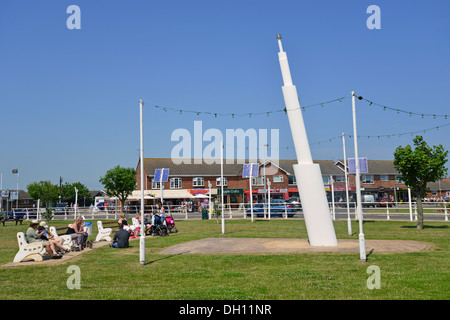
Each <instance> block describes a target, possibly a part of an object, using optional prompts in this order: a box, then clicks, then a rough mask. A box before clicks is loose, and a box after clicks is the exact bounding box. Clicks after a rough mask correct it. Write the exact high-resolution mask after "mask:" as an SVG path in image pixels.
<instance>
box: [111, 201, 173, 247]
mask: <svg viewBox="0 0 450 320" xmlns="http://www.w3.org/2000/svg"><path fill="white" fill-rule="evenodd" d="M158 207H159V212H158V213H156V214H153V215H152V218H151V221H150V220H149V219H148V214H144V228H145V230H144V232H147V230H149V229H150V228H151V227H152V226H154V225H155V224H156V223H158V221H157V220H160V221H164V218H165V215H164V207H163V206H162V204H161V203H159V205H158ZM140 218H141V217H140V216H139V215H137V216H136V217H135V219H134V220H133V223H132V224H131V225H129V224H128V221H127V219H126V217H125V214H123V213H122V214H121V215H120V219H119V220H118V221H117V223H118V224H119V230H118V231H117V232H116V233H115V234H114V238H113V239H112V242H111V244H110V247H112V248H128V247H129V239H135V238H137V237H138V235H139V232H140V231H141V222H140Z"/></svg>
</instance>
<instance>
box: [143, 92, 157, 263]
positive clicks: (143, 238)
mask: <svg viewBox="0 0 450 320" xmlns="http://www.w3.org/2000/svg"><path fill="white" fill-rule="evenodd" d="M143 106H144V101H142V99H140V100H139V114H140V127H141V128H140V129H141V130H140V138H141V148H140V149H141V150H140V157H141V161H140V164H141V238H140V239H139V262H140V264H141V265H144V264H145V229H144V227H145V226H144V120H143ZM161 178H162V172H161ZM161 202H162V193H161Z"/></svg>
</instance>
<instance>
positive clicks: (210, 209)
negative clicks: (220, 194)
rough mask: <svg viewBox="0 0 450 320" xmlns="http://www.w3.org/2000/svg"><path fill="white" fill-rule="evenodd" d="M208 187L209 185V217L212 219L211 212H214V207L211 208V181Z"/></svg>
mask: <svg viewBox="0 0 450 320" xmlns="http://www.w3.org/2000/svg"><path fill="white" fill-rule="evenodd" d="M208 187H209V200H208V206H209V210H208V211H209V219H210V220H211V214H212V208H211V181H208Z"/></svg>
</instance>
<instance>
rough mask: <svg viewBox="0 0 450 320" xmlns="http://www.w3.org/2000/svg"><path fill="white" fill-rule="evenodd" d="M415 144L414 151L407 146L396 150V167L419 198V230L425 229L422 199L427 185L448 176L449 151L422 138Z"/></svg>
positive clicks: (418, 137) (415, 140)
mask: <svg viewBox="0 0 450 320" xmlns="http://www.w3.org/2000/svg"><path fill="white" fill-rule="evenodd" d="M413 142H414V147H415V148H414V149H413V148H412V147H411V146H410V145H407V146H406V147H402V146H399V147H398V148H397V149H396V150H395V152H394V167H395V169H396V170H397V171H398V172H399V173H400V174H401V176H402V180H403V181H404V182H405V184H406V185H407V186H408V187H409V188H410V189H411V192H412V193H414V195H415V196H416V197H417V216H418V219H417V220H418V222H417V228H418V229H423V207H422V197H424V196H425V194H426V191H427V183H429V182H434V181H437V180H440V179H441V178H443V177H445V176H446V174H447V168H446V167H445V163H446V162H447V155H448V151H445V150H444V147H443V146H442V145H439V146H433V147H430V146H429V145H428V144H427V143H426V142H425V141H424V140H423V138H422V137H421V136H416V137H415V138H414V139H413Z"/></svg>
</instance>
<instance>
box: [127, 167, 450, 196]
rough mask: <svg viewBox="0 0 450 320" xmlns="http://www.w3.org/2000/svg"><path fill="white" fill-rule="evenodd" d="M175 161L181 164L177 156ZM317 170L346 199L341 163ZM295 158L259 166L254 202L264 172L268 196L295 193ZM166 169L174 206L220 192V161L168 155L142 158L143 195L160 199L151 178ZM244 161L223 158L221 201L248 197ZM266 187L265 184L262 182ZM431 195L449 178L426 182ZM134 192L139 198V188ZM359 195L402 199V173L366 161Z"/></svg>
mask: <svg viewBox="0 0 450 320" xmlns="http://www.w3.org/2000/svg"><path fill="white" fill-rule="evenodd" d="M177 161H178V162H181V161H180V160H179V159H177ZM314 162H315V163H318V164H319V165H320V168H321V172H322V176H323V182H324V188H325V190H326V191H327V196H328V198H329V199H330V201H331V190H332V189H333V190H334V196H335V201H338V200H339V199H340V198H342V199H343V200H345V199H346V192H345V191H346V189H345V188H346V184H345V178H344V177H345V175H344V171H343V170H342V169H341V168H340V167H342V161H338V162H336V161H333V160H316V161H314ZM296 163H297V160H279V161H277V162H271V161H267V162H265V163H261V164H260V165H259V176H258V177H257V178H253V180H252V186H253V187H252V193H253V197H254V200H255V201H257V200H262V199H263V198H264V190H266V189H265V185H264V175H265V177H266V181H267V179H269V181H270V184H271V186H270V188H271V197H272V198H275V199H276V198H281V199H289V198H293V197H298V196H299V195H298V188H297V184H296V181H295V175H294V170H293V167H292V165H293V164H296ZM140 165H141V164H140V162H139V163H138V165H137V169H136V171H137V177H136V178H137V182H138V183H137V185H138V190H140ZM162 168H166V169H169V179H168V181H167V182H165V183H163V184H164V191H163V198H164V199H165V200H169V199H170V201H172V203H174V204H176V203H177V202H178V201H182V200H185V199H189V198H193V197H195V195H198V194H202V193H203V194H207V193H209V187H210V186H211V194H213V195H217V194H220V192H221V181H220V176H221V166H220V160H217V159H214V160H210V161H208V160H203V161H201V162H200V163H196V161H195V160H193V159H186V160H184V161H183V162H182V163H180V164H175V163H174V162H173V161H172V159H170V158H145V159H144V176H145V178H144V181H145V185H144V189H145V192H144V193H145V195H146V198H148V199H150V198H153V197H154V198H156V199H158V198H160V185H159V182H157V181H154V179H153V178H154V174H155V170H156V169H162ZM242 171H243V163H242V162H241V163H238V161H237V160H234V161H233V163H228V164H227V161H224V165H223V175H224V181H223V184H224V201H225V203H231V204H233V203H236V204H237V203H242V202H248V201H249V195H250V188H249V187H250V184H249V179H248V178H243V177H242ZM348 186H349V194H350V198H354V197H355V191H356V187H355V175H354V174H350V175H349V183H348ZM266 187H267V185H266ZM429 187H430V193H429V196H430V197H432V196H434V197H436V198H439V197H441V196H442V197H445V196H446V195H447V193H448V194H449V195H450V181H448V180H447V179H444V180H441V181H439V182H435V183H431V184H429ZM138 190H137V191H136V192H135V194H134V196H135V197H136V199H137V197H138V195H139V194H140V191H138ZM361 190H362V194H372V195H374V196H375V199H376V200H377V199H382V198H383V197H388V198H392V199H393V200H397V201H407V200H408V191H407V188H406V186H405V184H404V183H403V181H401V177H400V176H399V174H398V172H397V171H396V170H395V168H394V165H393V161H390V160H368V173H363V174H361Z"/></svg>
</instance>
